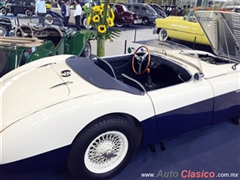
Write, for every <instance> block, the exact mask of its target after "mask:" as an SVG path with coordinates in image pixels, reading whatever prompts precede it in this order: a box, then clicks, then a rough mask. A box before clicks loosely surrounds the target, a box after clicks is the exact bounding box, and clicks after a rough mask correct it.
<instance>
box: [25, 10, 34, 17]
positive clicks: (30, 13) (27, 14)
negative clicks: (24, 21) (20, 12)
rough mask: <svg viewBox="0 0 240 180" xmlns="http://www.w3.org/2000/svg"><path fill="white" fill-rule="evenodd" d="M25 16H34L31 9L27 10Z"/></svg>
mask: <svg viewBox="0 0 240 180" xmlns="http://www.w3.org/2000/svg"><path fill="white" fill-rule="evenodd" d="M25 15H26V16H28V17H30V16H32V15H33V13H32V11H30V10H29V9H27V10H26V11H25Z"/></svg>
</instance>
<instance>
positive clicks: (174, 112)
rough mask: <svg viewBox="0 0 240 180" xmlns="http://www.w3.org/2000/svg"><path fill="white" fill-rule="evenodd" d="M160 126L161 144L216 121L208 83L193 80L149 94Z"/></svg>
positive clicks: (211, 93)
mask: <svg viewBox="0 0 240 180" xmlns="http://www.w3.org/2000/svg"><path fill="white" fill-rule="evenodd" d="M148 95H149V97H150V98H151V100H152V102H153V105H154V109H155V113H156V122H157V127H158V132H159V134H158V136H159V137H158V138H159V141H162V140H166V139H169V138H173V137H175V136H178V135H181V134H185V133H188V132H191V131H195V130H197V129H201V128H204V127H207V126H209V125H210V124H211V122H212V111H213V90H212V87H211V85H210V84H209V83H208V82H207V81H206V80H204V79H203V80H201V81H197V80H190V82H185V83H181V84H178V85H174V86H169V87H166V88H162V89H158V90H154V91H150V92H148Z"/></svg>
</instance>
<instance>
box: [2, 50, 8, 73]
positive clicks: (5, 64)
mask: <svg viewBox="0 0 240 180" xmlns="http://www.w3.org/2000/svg"><path fill="white" fill-rule="evenodd" d="M0 57H1V58H0V77H2V76H3V75H4V74H6V73H7V72H8V70H9V60H8V57H7V55H6V54H5V52H4V51H3V50H2V49H0Z"/></svg>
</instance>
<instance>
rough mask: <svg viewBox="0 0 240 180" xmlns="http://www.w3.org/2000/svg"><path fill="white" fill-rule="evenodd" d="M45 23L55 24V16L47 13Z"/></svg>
mask: <svg viewBox="0 0 240 180" xmlns="http://www.w3.org/2000/svg"><path fill="white" fill-rule="evenodd" d="M45 23H46V24H47V25H52V24H53V17H52V15H51V14H46V16H45Z"/></svg>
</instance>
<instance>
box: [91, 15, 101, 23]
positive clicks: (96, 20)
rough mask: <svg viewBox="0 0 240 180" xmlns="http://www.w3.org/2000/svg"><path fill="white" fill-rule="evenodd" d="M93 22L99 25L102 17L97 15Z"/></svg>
mask: <svg viewBox="0 0 240 180" xmlns="http://www.w3.org/2000/svg"><path fill="white" fill-rule="evenodd" d="M92 20H93V22H95V23H97V22H99V21H100V17H99V15H95V16H94V17H93V18H92Z"/></svg>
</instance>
